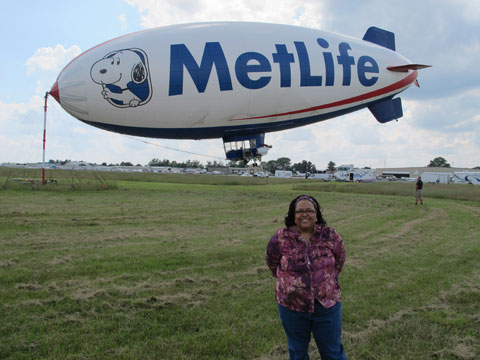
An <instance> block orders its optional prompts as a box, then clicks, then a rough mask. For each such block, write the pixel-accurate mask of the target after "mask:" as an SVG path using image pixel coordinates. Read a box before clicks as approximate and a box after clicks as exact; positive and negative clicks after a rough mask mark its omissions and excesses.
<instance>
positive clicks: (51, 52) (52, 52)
mask: <svg viewBox="0 0 480 360" xmlns="http://www.w3.org/2000/svg"><path fill="white" fill-rule="evenodd" d="M80 53H81V50H80V48H79V47H78V46H77V45H73V46H72V47H70V48H68V49H65V47H64V46H63V45H61V44H57V46H55V48H52V47H43V48H40V49H37V51H35V54H33V56H32V57H31V58H30V59H28V60H27V62H26V63H25V64H26V65H27V75H29V74H31V73H35V72H42V71H59V70H61V67H62V66H65V65H66V63H67V62H68V61H70V60H71V59H73V58H74V57H76V56H78V55H80Z"/></svg>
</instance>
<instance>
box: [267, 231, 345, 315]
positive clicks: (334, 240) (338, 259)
mask: <svg viewBox="0 0 480 360" xmlns="http://www.w3.org/2000/svg"><path fill="white" fill-rule="evenodd" d="M265 258H266V262H267V265H268V267H269V268H270V270H271V271H272V274H273V276H274V277H276V278H277V283H276V288H275V297H276V300H277V302H278V303H279V304H280V305H283V306H285V307H287V308H289V309H291V310H294V311H302V312H314V308H315V305H314V302H315V300H317V301H318V302H320V304H322V305H323V307H325V308H330V307H332V306H333V305H335V304H336V303H337V302H338V301H340V300H341V291H340V285H339V283H338V275H339V274H340V271H342V268H343V264H344V263H345V247H344V244H343V240H342V238H341V237H340V235H338V234H337V232H336V231H335V229H333V228H330V227H328V226H326V225H325V226H324V225H318V224H316V225H315V229H314V232H313V235H312V238H311V239H310V243H307V242H306V241H305V239H304V238H303V237H302V235H301V234H300V231H298V230H297V228H296V227H295V226H290V227H285V228H283V229H280V230H278V231H277V232H276V233H275V234H274V235H273V236H272V238H271V239H270V241H269V243H268V246H267V253H266V256H265Z"/></svg>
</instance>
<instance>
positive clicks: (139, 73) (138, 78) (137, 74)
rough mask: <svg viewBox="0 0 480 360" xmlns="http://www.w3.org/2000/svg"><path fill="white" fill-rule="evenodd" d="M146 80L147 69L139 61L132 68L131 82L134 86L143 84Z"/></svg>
mask: <svg viewBox="0 0 480 360" xmlns="http://www.w3.org/2000/svg"><path fill="white" fill-rule="evenodd" d="M146 78H147V69H146V68H145V65H144V64H143V62H141V61H140V62H138V63H137V64H136V65H135V66H134V67H133V68H132V80H133V82H134V83H135V84H140V83H142V82H144V81H145V79H146Z"/></svg>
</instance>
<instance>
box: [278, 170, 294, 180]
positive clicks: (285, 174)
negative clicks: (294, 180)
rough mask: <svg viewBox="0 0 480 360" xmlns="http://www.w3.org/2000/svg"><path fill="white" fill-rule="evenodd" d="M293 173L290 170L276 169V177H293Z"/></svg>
mask: <svg viewBox="0 0 480 360" xmlns="http://www.w3.org/2000/svg"><path fill="white" fill-rule="evenodd" d="M292 176H293V173H292V172H291V171H289V170H275V177H280V178H291V177H292Z"/></svg>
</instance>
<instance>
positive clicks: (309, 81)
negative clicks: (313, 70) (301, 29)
mask: <svg viewBox="0 0 480 360" xmlns="http://www.w3.org/2000/svg"><path fill="white" fill-rule="evenodd" d="M295 47H296V48H297V54H298V62H299V63H300V86H322V77H321V76H312V75H310V59H309V58H308V53H307V48H306V47H305V43H304V42H302V41H295Z"/></svg>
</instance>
